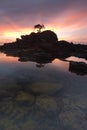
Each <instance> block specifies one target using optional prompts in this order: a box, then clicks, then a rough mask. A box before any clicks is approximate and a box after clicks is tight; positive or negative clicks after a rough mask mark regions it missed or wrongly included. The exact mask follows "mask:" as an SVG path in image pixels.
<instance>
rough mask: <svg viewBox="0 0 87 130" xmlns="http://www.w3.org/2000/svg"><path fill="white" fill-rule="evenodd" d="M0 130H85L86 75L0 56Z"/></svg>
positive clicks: (61, 64)
mask: <svg viewBox="0 0 87 130" xmlns="http://www.w3.org/2000/svg"><path fill="white" fill-rule="evenodd" d="M69 60H70V59H69ZM0 129H1V130H58V129H59V130H87V75H83V76H82V75H77V74H76V73H71V72H70V71H69V62H67V61H62V60H59V59H55V60H54V61H53V62H52V63H48V64H45V65H43V66H42V67H40V66H39V67H38V66H37V63H35V62H19V61H18V58H17V57H10V56H9V57H7V56H6V55H5V54H3V53H0Z"/></svg>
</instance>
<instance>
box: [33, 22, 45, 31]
mask: <svg viewBox="0 0 87 130" xmlns="http://www.w3.org/2000/svg"><path fill="white" fill-rule="evenodd" d="M43 28H45V26H44V25H43V24H42V25H41V24H36V25H34V29H37V32H39V33H40V32H41V29H43Z"/></svg>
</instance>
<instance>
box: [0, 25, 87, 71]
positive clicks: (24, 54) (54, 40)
mask: <svg viewBox="0 0 87 130" xmlns="http://www.w3.org/2000/svg"><path fill="white" fill-rule="evenodd" d="M42 27H43V28H44V26H43V25H42V26H41V25H40V24H38V26H35V28H39V29H38V31H37V33H35V32H32V33H30V34H28V35H22V36H21V38H20V39H19V38H17V39H16V41H15V42H11V43H4V44H3V45H2V46H0V51H1V52H3V53H5V54H6V55H7V56H14V57H19V59H18V60H19V61H21V62H26V61H33V62H37V67H43V66H44V64H46V63H50V62H52V61H53V60H54V59H55V58H58V59H63V60H65V59H66V58H68V57H70V56H75V57H79V58H84V59H86V60H87V45H81V44H74V43H70V42H68V41H65V40H61V41H58V37H57V35H56V33H55V32H53V31H51V30H45V31H42V32H41V29H42ZM77 66H79V67H77ZM77 68H78V69H77ZM83 68H85V70H84V69H83ZM81 70H82V71H83V70H84V71H85V74H87V65H85V63H84V64H82V63H79V64H78V63H77V62H75V63H72V62H70V68H69V71H71V72H77V74H81ZM78 71H80V72H78ZM83 74H84V73H83Z"/></svg>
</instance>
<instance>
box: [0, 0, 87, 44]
mask: <svg viewBox="0 0 87 130" xmlns="http://www.w3.org/2000/svg"><path fill="white" fill-rule="evenodd" d="M38 23H40V24H44V25H45V27H46V29H51V30H53V31H55V32H56V33H57V35H58V37H59V40H61V39H65V40H68V41H76V42H82V43H83V42H85V43H86V42H87V0H0V41H1V42H7V41H10V40H14V39H15V38H16V37H19V36H20V35H21V34H26V33H30V32H31V31H34V29H33V26H34V25H35V24H38Z"/></svg>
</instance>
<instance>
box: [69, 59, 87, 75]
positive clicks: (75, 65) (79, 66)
mask: <svg viewBox="0 0 87 130" xmlns="http://www.w3.org/2000/svg"><path fill="white" fill-rule="evenodd" d="M69 71H70V72H72V73H76V74H77V75H87V64H86V63H84V62H74V61H71V62H70V64H69Z"/></svg>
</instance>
